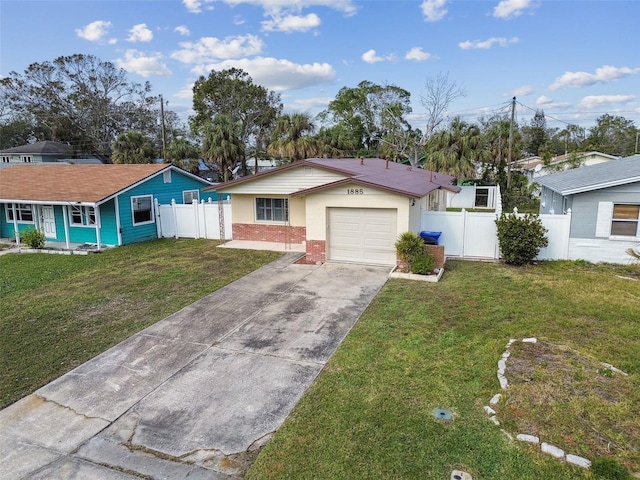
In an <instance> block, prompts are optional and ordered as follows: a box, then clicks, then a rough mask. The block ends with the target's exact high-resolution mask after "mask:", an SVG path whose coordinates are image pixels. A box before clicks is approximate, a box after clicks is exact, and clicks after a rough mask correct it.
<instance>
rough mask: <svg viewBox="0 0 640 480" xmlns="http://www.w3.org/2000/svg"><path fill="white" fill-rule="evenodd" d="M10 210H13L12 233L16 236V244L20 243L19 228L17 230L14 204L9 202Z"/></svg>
mask: <svg viewBox="0 0 640 480" xmlns="http://www.w3.org/2000/svg"><path fill="white" fill-rule="evenodd" d="M11 211H12V212H13V233H14V234H15V236H16V245H20V230H18V215H17V214H18V212H16V204H15V203H12V204H11Z"/></svg>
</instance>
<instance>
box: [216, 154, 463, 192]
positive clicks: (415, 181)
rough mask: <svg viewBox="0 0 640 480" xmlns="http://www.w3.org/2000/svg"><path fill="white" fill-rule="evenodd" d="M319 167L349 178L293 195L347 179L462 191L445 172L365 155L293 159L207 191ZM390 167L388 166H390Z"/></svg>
mask: <svg viewBox="0 0 640 480" xmlns="http://www.w3.org/2000/svg"><path fill="white" fill-rule="evenodd" d="M305 166H306V167H312V166H313V167H319V168H323V169H326V170H331V171H334V172H338V173H342V174H344V175H346V176H347V177H349V178H348V179H347V180H341V181H339V182H334V183H331V184H328V185H320V186H318V187H314V188H310V189H306V190H300V191H296V192H295V193H293V194H294V195H304V194H306V193H311V192H312V191H316V190H321V189H324V188H328V187H332V186H335V185H337V184H340V183H344V182H346V181H351V182H357V183H358V182H359V183H362V184H366V185H370V186H373V187H378V188H381V189H383V190H388V191H391V192H394V193H398V194H401V195H407V196H410V197H417V198H420V197H423V196H424V195H426V194H427V193H429V192H431V191H433V190H436V189H438V188H444V189H447V190H450V191H452V192H459V191H460V188H459V187H456V186H454V185H451V181H452V180H453V179H454V177H452V176H450V175H445V174H443V173H437V172H431V171H429V170H424V169H422V168H410V167H409V166H408V165H403V164H401V163H396V162H388V164H387V161H386V160H383V159H381V158H365V159H364V161H363V162H362V164H361V160H360V159H358V158H311V159H307V160H301V161H297V162H293V163H290V164H288V165H285V166H283V167H279V168H275V169H272V170H266V171H264V172H261V173H258V174H256V175H252V176H249V177H242V178H240V179H238V180H233V181H230V182H227V183H223V184H221V185H216V186H215V187H209V188H206V189H205V191H213V190H215V191H220V192H224V191H225V188H226V187H232V186H234V185H236V184H239V183H246V182H250V181H252V180H254V179H256V178H263V177H266V176H269V175H274V174H277V173H278V172H279V171H282V170H285V169H287V170H288V169H291V168H299V167H305ZM387 167H388V168H387Z"/></svg>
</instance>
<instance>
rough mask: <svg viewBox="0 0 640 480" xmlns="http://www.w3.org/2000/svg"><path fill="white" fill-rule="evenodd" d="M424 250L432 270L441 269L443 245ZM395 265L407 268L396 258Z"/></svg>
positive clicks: (407, 265) (428, 246)
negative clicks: (428, 257) (431, 263)
mask: <svg viewBox="0 0 640 480" xmlns="http://www.w3.org/2000/svg"><path fill="white" fill-rule="evenodd" d="M307 248H308V247H307ZM424 248H425V250H427V251H428V252H429V253H431V256H432V257H433V268H437V269H441V268H442V267H444V264H445V262H446V260H447V259H446V258H445V256H444V245H425V246H424ZM396 265H397V266H398V267H400V268H408V267H409V264H408V263H407V262H405V261H403V260H400V258H398V257H396Z"/></svg>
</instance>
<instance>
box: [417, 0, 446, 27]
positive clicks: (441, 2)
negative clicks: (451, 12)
mask: <svg viewBox="0 0 640 480" xmlns="http://www.w3.org/2000/svg"><path fill="white" fill-rule="evenodd" d="M446 4H447V0H424V1H423V2H422V5H420V8H421V9H422V14H423V15H424V19H425V21H427V22H437V21H438V20H442V19H443V18H444V17H445V15H446V14H447V9H446Z"/></svg>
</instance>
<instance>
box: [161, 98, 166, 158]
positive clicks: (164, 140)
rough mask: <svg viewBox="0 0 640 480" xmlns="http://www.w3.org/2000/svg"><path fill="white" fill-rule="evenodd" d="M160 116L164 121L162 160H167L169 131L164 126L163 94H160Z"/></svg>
mask: <svg viewBox="0 0 640 480" xmlns="http://www.w3.org/2000/svg"><path fill="white" fill-rule="evenodd" d="M160 117H161V119H160V120H161V122H162V123H161V125H162V126H161V128H162V160H163V161H165V159H166V152H167V133H166V130H165V128H164V99H163V98H162V94H160Z"/></svg>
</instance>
